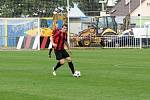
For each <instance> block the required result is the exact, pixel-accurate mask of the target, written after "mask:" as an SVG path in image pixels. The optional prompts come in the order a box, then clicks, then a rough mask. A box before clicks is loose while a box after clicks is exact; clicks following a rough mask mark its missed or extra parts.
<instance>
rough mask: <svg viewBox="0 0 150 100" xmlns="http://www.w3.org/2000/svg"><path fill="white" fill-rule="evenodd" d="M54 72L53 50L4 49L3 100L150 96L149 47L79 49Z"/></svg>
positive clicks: (0, 59) (138, 99) (146, 99)
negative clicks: (77, 73)
mask: <svg viewBox="0 0 150 100" xmlns="http://www.w3.org/2000/svg"><path fill="white" fill-rule="evenodd" d="M72 53H73V54H72V59H73V62H74V65H75V66H76V69H78V70H80V71H81V74H82V77H80V78H75V77H72V76H71V72H70V70H69V67H68V66H67V64H65V65H64V66H63V67H61V68H60V69H59V70H58V71H57V76H56V77H53V76H52V74H51V72H52V66H54V65H55V64H56V61H55V56H54V55H52V58H51V59H49V58H48V51H47V50H41V51H1V52H0V100H150V95H149V94H150V84H149V83H150V49H87V50H86V49H79V50H73V51H72Z"/></svg>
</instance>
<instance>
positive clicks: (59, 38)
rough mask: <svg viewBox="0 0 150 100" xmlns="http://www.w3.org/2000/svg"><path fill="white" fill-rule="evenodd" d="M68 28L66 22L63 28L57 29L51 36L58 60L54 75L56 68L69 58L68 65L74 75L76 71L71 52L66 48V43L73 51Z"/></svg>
mask: <svg viewBox="0 0 150 100" xmlns="http://www.w3.org/2000/svg"><path fill="white" fill-rule="evenodd" d="M67 28H68V26H67V25H66V24H64V25H63V26H62V29H60V30H56V31H55V33H54V35H53V36H52V37H50V40H51V42H52V45H53V47H54V52H55V56H56V60H58V62H57V64H56V66H55V67H53V75H54V76H56V70H57V69H58V68H59V67H61V66H62V65H63V64H64V63H65V60H67V62H68V65H69V67H70V69H71V72H72V75H73V76H74V72H75V70H74V65H73V63H72V60H71V57H70V55H69V53H68V52H67V51H66V50H65V49H64V44H65V45H66V46H67V48H68V51H69V52H70V53H71V51H70V47H69V45H68V42H67Z"/></svg>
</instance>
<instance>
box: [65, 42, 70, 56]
mask: <svg viewBox="0 0 150 100" xmlns="http://www.w3.org/2000/svg"><path fill="white" fill-rule="evenodd" d="M65 45H66V47H67V49H68V51H69V53H71V49H70V46H69V44H68V42H67V41H65Z"/></svg>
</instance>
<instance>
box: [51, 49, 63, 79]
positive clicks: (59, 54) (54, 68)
mask: <svg viewBox="0 0 150 100" xmlns="http://www.w3.org/2000/svg"><path fill="white" fill-rule="evenodd" d="M55 55H56V59H57V60H58V63H57V64H56V66H55V67H53V75H54V76H56V70H57V69H58V68H59V67H61V66H62V65H63V64H64V63H65V60H64V59H63V56H62V52H59V51H55Z"/></svg>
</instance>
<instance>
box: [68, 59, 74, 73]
mask: <svg viewBox="0 0 150 100" xmlns="http://www.w3.org/2000/svg"><path fill="white" fill-rule="evenodd" d="M68 65H69V67H70V69H71V72H72V74H74V66H73V63H72V62H68Z"/></svg>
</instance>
